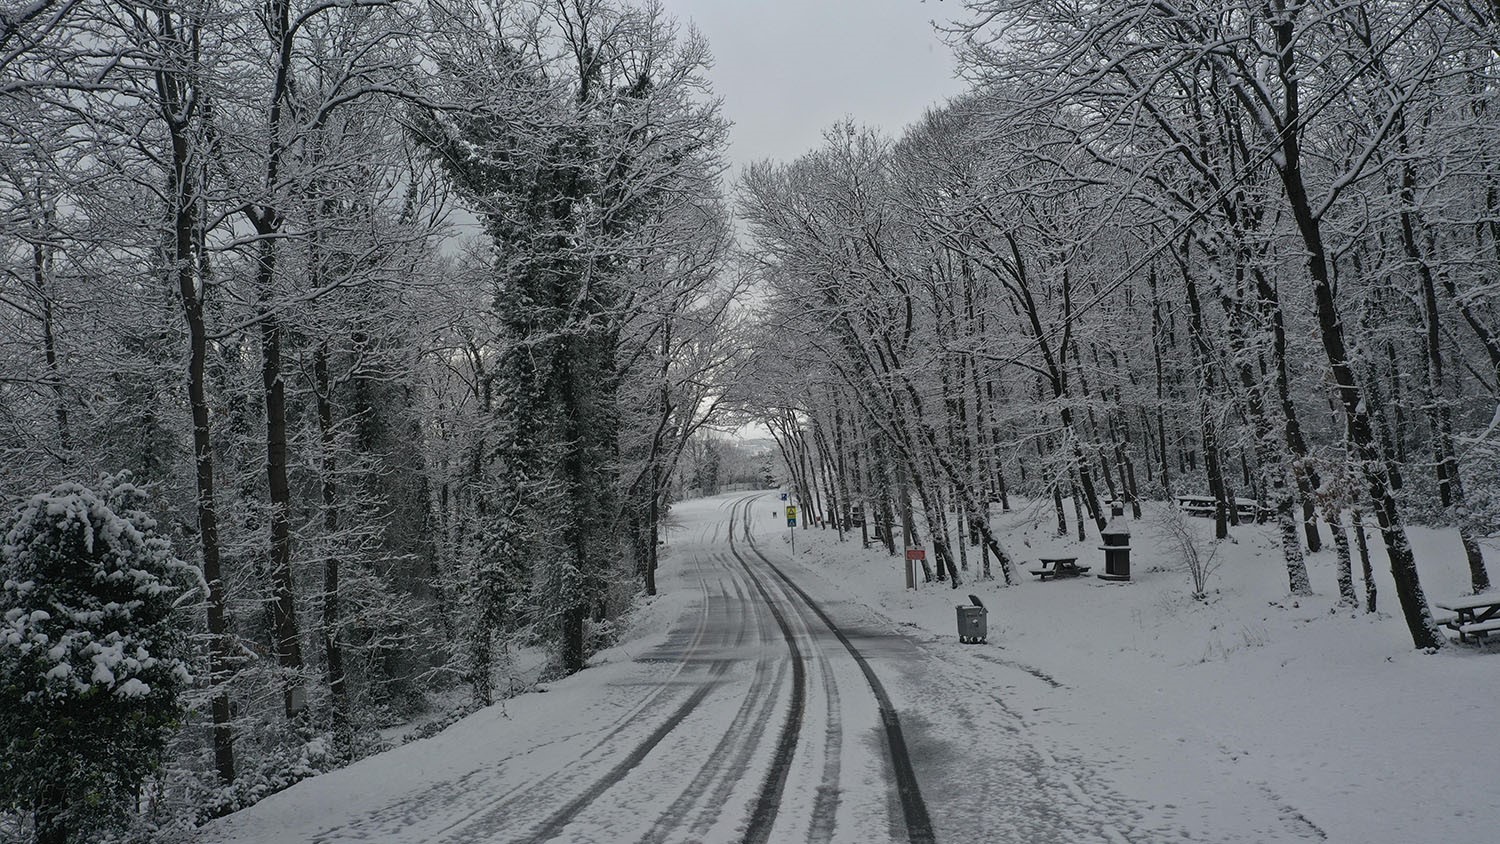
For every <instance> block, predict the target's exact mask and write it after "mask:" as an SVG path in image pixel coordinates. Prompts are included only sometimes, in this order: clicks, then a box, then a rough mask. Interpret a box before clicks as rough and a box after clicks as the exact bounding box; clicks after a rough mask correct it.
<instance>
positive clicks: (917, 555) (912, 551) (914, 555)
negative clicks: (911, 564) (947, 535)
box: [906, 548, 927, 560]
mask: <svg viewBox="0 0 1500 844" xmlns="http://www.w3.org/2000/svg"><path fill="white" fill-rule="evenodd" d="M906 559H908V560H925V559H927V549H925V548H908V549H906Z"/></svg>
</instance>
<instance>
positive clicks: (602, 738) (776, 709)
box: [202, 495, 1323, 844]
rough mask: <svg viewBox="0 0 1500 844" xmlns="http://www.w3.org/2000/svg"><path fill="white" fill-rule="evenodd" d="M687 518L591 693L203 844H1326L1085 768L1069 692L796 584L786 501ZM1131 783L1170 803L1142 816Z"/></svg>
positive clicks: (1249, 812) (1207, 771)
mask: <svg viewBox="0 0 1500 844" xmlns="http://www.w3.org/2000/svg"><path fill="white" fill-rule="evenodd" d="M674 517H675V518H676V519H677V521H678V526H677V529H676V530H674V531H673V533H672V540H671V543H672V544H671V546H670V549H669V554H668V557H667V559H668V562H667V563H666V564H665V565H664V567H663V570H662V573H661V578H660V579H661V584H662V596H661V597H659V598H657V599H654V600H653V601H652V602H650V603H649V604H647V605H646V606H645V607H644V608H643V610H642V612H641V613H640V614H639V615H638V617H637V618H636V619H635V622H634V628H633V630H632V632H631V634H630V635H629V636H627V639H626V642H625V643H624V644H622V645H621V646H619V647H617V648H614V649H611V650H610V651H607V652H605V653H604V654H602V655H601V657H600V658H599V659H597V660H596V661H595V663H594V664H593V665H591V667H590V668H589V669H588V670H586V671H584V672H582V673H580V674H578V675H574V676H572V677H569V678H567V679H565V680H562V681H559V682H556V683H554V684H552V685H551V686H550V688H549V689H548V690H547V691H545V692H541V693H528V694H523V695H521V696H519V697H516V698H513V699H511V700H509V701H506V702H505V703H503V704H497V705H496V706H493V707H490V708H488V709H486V710H483V711H481V712H478V713H475V714H474V715H472V716H470V717H468V718H466V719H464V720H462V721H460V722H459V723H457V724H455V725H453V726H452V727H450V728H449V729H447V730H445V731H443V732H442V733H440V734H438V735H436V736H434V737H432V738H430V739H426V740H422V741H418V742H413V743H411V744H408V745H405V746H402V747H399V748H397V749H395V750H393V751H390V752H387V753H383V754H380V755H378V756H375V757H371V758H368V759H365V760H363V761H361V762H359V763H357V764H355V765H352V766H350V767H348V768H346V769H343V770H340V771H336V772H333V773H330V774H326V775H323V776H319V777H315V778H313V779H311V780H307V781H304V782H303V783H300V784H298V785H297V786H295V787H293V788H291V789H289V790H287V791H285V792H283V793H281V794H277V795H274V796H272V797H271V798H269V799H267V800H265V801H263V802H262V803H260V804H258V805H256V806H254V807H251V808H250V809H247V810H245V811H242V812H240V813H237V814H235V815H233V816H230V817H228V818H225V819H222V820H221V821H218V822H216V823H214V824H211V825H210V826H209V827H207V828H206V829H205V830H204V836H203V838H202V840H204V841H215V842H226V844H229V843H230V842H241V843H242V844H249V842H257V844H260V843H261V842H264V843H265V844H270V842H277V843H278V844H281V843H282V842H329V844H332V842H352V841H379V842H532V841H561V842H741V841H759V842H765V841H771V842H802V841H810V842H860V844H868V842H884V841H900V842H907V841H911V842H925V841H953V842H958V841H963V842H969V841H984V842H1052V841H1066V842H1121V841H1136V842H1157V841H1188V840H1214V841H1297V840H1318V839H1320V838H1322V837H1323V833H1322V832H1321V830H1319V829H1318V828H1317V827H1315V826H1312V825H1311V824H1308V823H1307V822H1306V821H1305V819H1302V818H1301V815H1300V814H1299V813H1298V812H1297V811H1296V810H1295V809H1292V808H1290V807H1288V806H1287V805H1286V804H1285V801H1283V800H1281V799H1280V798H1279V797H1278V796H1277V795H1275V794H1272V793H1267V792H1266V791H1265V790H1264V789H1256V788H1252V787H1248V786H1246V785H1245V784H1244V783H1243V782H1240V781H1233V782H1231V781H1230V780H1229V779H1225V778H1224V776H1222V775H1224V774H1225V773H1226V772H1227V767H1226V766H1225V765H1218V764H1210V765H1203V764H1197V766H1196V768H1195V770H1186V769H1184V770H1182V771H1180V772H1176V773H1173V771H1174V769H1175V766H1176V763H1175V762H1174V760H1171V759H1162V760H1160V762H1156V761H1153V757H1152V751H1150V748H1151V747H1154V746H1155V743H1153V742H1143V741H1141V740H1140V739H1132V741H1133V742H1135V743H1136V744H1138V745H1139V747H1140V748H1144V750H1143V752H1142V754H1141V757H1140V758H1135V757H1134V756H1132V757H1131V758H1130V759H1129V760H1127V759H1126V757H1123V756H1119V755H1118V753H1120V752H1129V753H1134V752H1135V751H1133V750H1130V749H1128V748H1126V749H1123V750H1116V751H1115V752H1100V751H1104V750H1105V748H1104V746H1103V745H1102V744H1101V745H1098V746H1096V747H1094V748H1093V749H1080V747H1079V745H1078V743H1077V742H1076V741H1073V740H1072V738H1073V736H1072V735H1071V734H1070V733H1069V731H1068V727H1067V725H1068V724H1069V723H1073V722H1074V719H1075V717H1076V716H1075V715H1073V714H1070V712H1069V702H1070V701H1072V700H1073V698H1075V697H1076V696H1077V693H1076V692H1074V691H1073V690H1071V689H1069V688H1068V686H1067V685H1066V684H1065V683H1064V682H1061V681H1059V680H1057V679H1054V677H1053V676H1052V675H1051V674H1049V673H1048V671H1046V670H1043V669H1042V668H1039V667H1037V666H1035V665H1030V664H1024V663H1023V662H1021V661H1018V659H1017V658H1016V657H1015V656H1014V655H1012V654H1011V653H1010V652H1008V651H1007V650H1006V649H1005V648H1004V647H1003V646H996V645H990V646H963V645H959V644H957V642H956V640H955V638H954V637H953V636H947V635H935V634H934V633H932V632H930V631H928V630H924V629H922V628H919V627H915V626H912V625H910V624H906V623H897V622H893V621H892V620H891V619H890V618H888V617H887V616H885V615H883V614H882V613H881V612H879V611H877V610H875V609H872V608H871V603H872V602H871V600H870V599H869V596H868V595H865V594H864V593H865V592H868V591H869V590H868V588H854V584H846V583H840V582H838V580H837V578H836V577H835V578H833V579H829V577H828V572H829V571H832V570H831V569H830V570H827V571H824V572H821V573H820V572H815V571H813V570H811V569H809V568H808V567H806V566H805V565H804V564H802V563H800V562H792V561H791V560H790V558H789V556H788V555H787V546H786V542H785V538H786V529H785V522H784V520H783V519H782V517H781V514H780V510H779V506H778V504H777V502H776V501H774V498H773V497H772V496H769V495H759V496H756V495H742V496H734V497H721V498H717V499H707V500H701V501H692V502H684V503H682V504H681V505H678V506H677V507H676V508H674ZM815 556H817V555H815ZM956 597H960V598H961V597H962V595H961V594H960V595H958V596H956ZM993 625H994V620H992V630H993ZM1099 727H1100V725H1099V724H1097V723H1082V722H1080V723H1078V725H1077V728H1078V729H1081V730H1082V731H1083V732H1084V733H1089V732H1090V731H1092V732H1093V733H1098V732H1099V729H1098V728H1099ZM1131 734H1132V735H1134V731H1131ZM1132 746H1135V745H1132ZM1184 761H1186V760H1184ZM1198 761H1199V762H1201V761H1202V760H1198ZM1129 770H1141V771H1144V772H1146V773H1148V774H1149V776H1150V781H1149V784H1150V786H1151V787H1148V788H1146V789H1144V790H1143V789H1139V788H1135V787H1133V786H1132V787H1127V788H1125V790H1126V791H1130V792H1132V794H1129V795H1127V794H1124V793H1122V791H1121V789H1122V783H1127V784H1128V782H1129V777H1128V776H1122V774H1123V772H1125V771H1129ZM1231 779H1232V778H1231ZM1162 784H1169V785H1170V788H1169V789H1167V791H1168V794H1167V795H1166V799H1162V795H1161V793H1160V788H1157V786H1161V785H1162ZM1179 803H1182V804H1189V805H1183V806H1180V805H1179ZM1205 835H1206V836H1207V837H1205Z"/></svg>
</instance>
